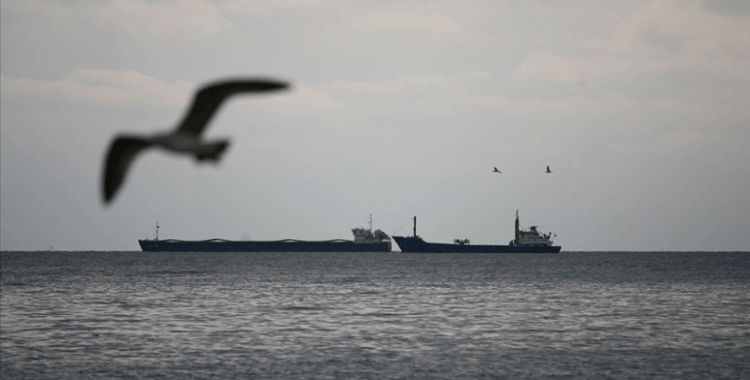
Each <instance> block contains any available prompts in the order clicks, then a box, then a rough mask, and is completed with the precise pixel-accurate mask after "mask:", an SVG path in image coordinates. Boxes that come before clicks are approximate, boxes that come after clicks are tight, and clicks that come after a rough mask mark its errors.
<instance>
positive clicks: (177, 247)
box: [138, 216, 391, 252]
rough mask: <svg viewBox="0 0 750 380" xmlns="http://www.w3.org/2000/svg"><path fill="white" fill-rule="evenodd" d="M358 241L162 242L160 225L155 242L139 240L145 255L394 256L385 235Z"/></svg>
mask: <svg viewBox="0 0 750 380" xmlns="http://www.w3.org/2000/svg"><path fill="white" fill-rule="evenodd" d="M352 233H353V234H354V240H343V239H334V240H321V241H307V240H295V239H285V240H271V241H256V240H244V241H243V240H240V241H232V240H224V239H210V240H192V241H191V240H175V239H168V240H159V223H157V224H156V237H155V238H154V239H144V240H138V244H140V246H141V250H143V251H144V252H390V251H391V238H390V237H389V236H388V235H387V234H386V233H385V232H383V231H381V230H376V231H374V232H373V231H372V216H370V229H366V228H361V227H360V228H353V229H352Z"/></svg>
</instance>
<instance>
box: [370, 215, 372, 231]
mask: <svg viewBox="0 0 750 380" xmlns="http://www.w3.org/2000/svg"><path fill="white" fill-rule="evenodd" d="M370 232H372V214H370Z"/></svg>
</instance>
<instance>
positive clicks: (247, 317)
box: [0, 251, 750, 379]
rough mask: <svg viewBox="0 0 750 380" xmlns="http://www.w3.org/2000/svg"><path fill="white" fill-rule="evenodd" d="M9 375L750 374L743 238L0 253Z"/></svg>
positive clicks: (1, 349)
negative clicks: (680, 246) (629, 246)
mask: <svg viewBox="0 0 750 380" xmlns="http://www.w3.org/2000/svg"><path fill="white" fill-rule="evenodd" d="M0 280H1V285H2V288H1V289H2V297H1V298H0V377H1V378H3V379H100V378H113V379H155V378H160V379H163V378H181V379H191V378H195V379H205V378H247V379H312V378H316V379H352V378H356V379H456V378H476V379H504V378H509V379H510V378H513V379H515V378H545V379H643V378H649V379H708V378H711V379H749V378H750V253H747V252H744V253H743V252H730V253H718V252H563V253H560V254H405V253H398V252H393V253H148V252H7V251H3V252H2V253H0Z"/></svg>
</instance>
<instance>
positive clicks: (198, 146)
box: [102, 78, 289, 204]
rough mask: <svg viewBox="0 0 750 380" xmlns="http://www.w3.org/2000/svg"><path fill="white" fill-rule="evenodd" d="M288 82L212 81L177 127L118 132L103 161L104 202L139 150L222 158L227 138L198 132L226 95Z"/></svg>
mask: <svg viewBox="0 0 750 380" xmlns="http://www.w3.org/2000/svg"><path fill="white" fill-rule="evenodd" d="M288 87H289V83H287V82H284V81H280V80H277V79H263V78H249V79H235V80H226V81H222V82H215V83H211V84H209V85H207V86H205V87H203V88H201V89H200V91H198V93H197V94H196V95H195V99H194V100H193V105H192V106H191V107H190V110H189V111H188V113H187V115H186V116H185V118H184V119H183V120H182V122H181V123H180V124H179V126H178V127H177V129H176V130H174V131H171V132H166V133H157V134H154V135H152V136H133V135H119V136H117V137H116V138H115V140H114V141H113V142H112V145H111V146H110V148H109V152H108V153H107V157H106V161H105V163H104V177H103V178H102V180H103V181H102V192H103V193H102V195H103V196H104V203H105V204H108V203H109V202H111V201H112V199H113V198H114V196H115V193H117V190H118V189H119V188H120V186H121V185H122V182H123V181H124V180H125V174H126V173H127V170H128V167H129V166H130V164H131V162H132V161H133V159H134V158H135V156H137V155H138V153H140V152H141V151H143V150H144V149H146V148H149V147H152V146H157V147H160V148H163V149H165V150H167V151H171V152H174V153H184V154H189V155H193V156H195V159H196V160H198V161H203V160H212V161H214V162H216V161H218V160H219V159H220V158H221V154H222V153H223V152H224V150H225V149H226V148H227V146H228V145H229V140H226V139H225V140H213V141H204V140H202V139H201V133H202V132H203V130H204V129H205V128H206V126H207V125H208V122H209V121H210V120H211V117H212V116H213V115H214V114H215V113H216V111H217V110H218V109H219V107H220V106H221V104H222V102H224V100H226V99H227V98H228V97H230V96H232V95H234V94H237V93H243V92H267V91H276V90H283V89H286V88H288Z"/></svg>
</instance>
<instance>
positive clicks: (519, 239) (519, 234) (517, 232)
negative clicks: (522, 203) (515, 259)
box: [516, 210, 521, 244]
mask: <svg viewBox="0 0 750 380" xmlns="http://www.w3.org/2000/svg"><path fill="white" fill-rule="evenodd" d="M516 244H521V233H520V231H519V229H518V210H516Z"/></svg>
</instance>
